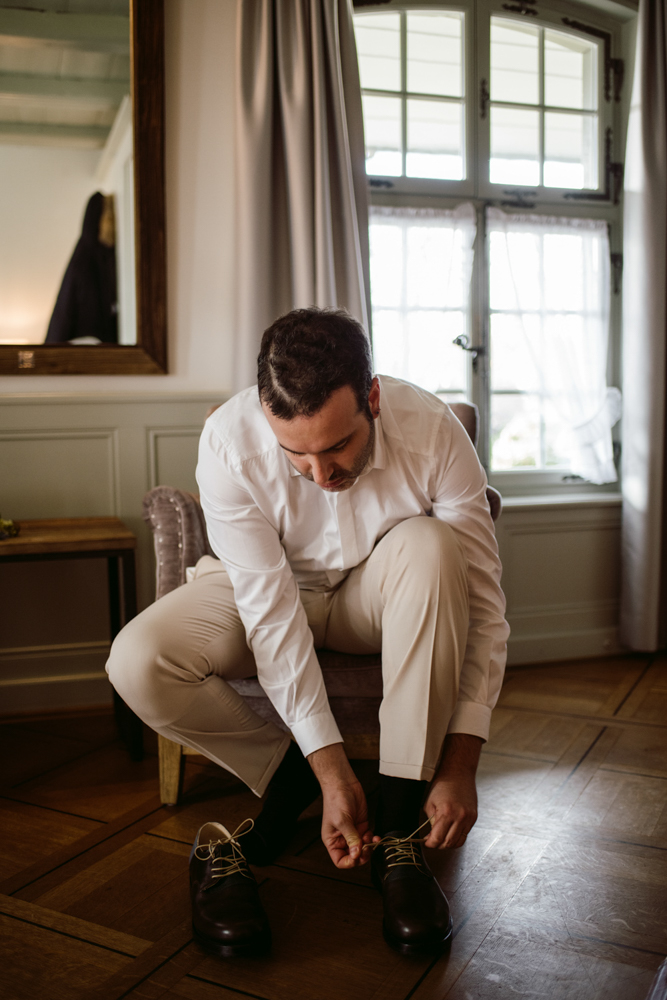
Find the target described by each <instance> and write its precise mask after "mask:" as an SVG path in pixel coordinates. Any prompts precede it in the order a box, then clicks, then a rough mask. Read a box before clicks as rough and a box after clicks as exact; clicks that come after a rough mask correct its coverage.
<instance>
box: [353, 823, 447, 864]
mask: <svg viewBox="0 0 667 1000" xmlns="http://www.w3.org/2000/svg"><path fill="white" fill-rule="evenodd" d="M430 822H431V821H430V819H427V820H425V821H424V822H423V823H422V824H421V826H418V827H417V829H416V830H413V832H412V833H411V834H410V835H409V836H408V837H386V836H385V837H383V838H382V840H378V841H377V842H376V843H375V844H369V845H368V846H369V847H370V848H371V849H372V850H375V848H376V847H386V848H387V868H398V867H399V866H400V865H416V866H417V868H419V870H420V871H424V866H423V864H422V858H421V853H420V854H418V853H417V848H416V846H415V845H416V844H421V842H422V839H421V837H418V836H417V834H418V833H420V831H421V830H423V829H424V827H425V826H427V825H428V824H430Z"/></svg>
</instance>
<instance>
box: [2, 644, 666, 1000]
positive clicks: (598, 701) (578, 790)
mask: <svg viewBox="0 0 667 1000" xmlns="http://www.w3.org/2000/svg"><path fill="white" fill-rule="evenodd" d="M0 740H1V747H0V753H1V758H0V759H1V760H2V788H1V789H0V795H1V797H0V881H1V884H0V921H1V922H2V956H1V957H0V996H1V997H2V998H3V1000H37V998H40V1000H41V998H45V1000H79V998H91V1000H92V998H94V1000H121V998H132V1000H158V998H159V1000H184V998H185V1000H242V998H248V997H250V998H256V1000H408V998H410V1000H445V998H447V1000H487V998H493V1000H510V998H512V1000H516V998H517V997H528V998H537V997H549V998H551V1000H644V998H645V997H646V995H647V993H648V990H649V987H650V984H651V981H652V979H653V975H654V972H655V970H656V968H657V967H658V965H659V964H660V962H661V961H662V959H663V958H664V956H665V953H666V952H667V657H664V656H663V657H648V656H645V657H641V656H632V657H623V658H617V659H605V660H589V661H582V662H570V663H564V664H553V665H550V666H539V667H529V668H517V669H514V670H510V671H509V672H508V675H507V679H506V683H505V687H504V689H503V693H502V697H501V700H500V704H499V706H498V708H497V710H496V712H495V714H494V720H493V730H492V736H491V740H490V742H489V744H488V745H487V746H486V747H485V750H484V753H483V756H482V763H481V768H480V775H479V790H480V819H479V821H478V824H477V826H476V827H475V829H474V830H473V832H472V834H471V836H470V837H469V840H468V843H467V844H466V846H465V847H464V848H462V849H461V850H459V851H455V852H451V853H446V854H445V853H435V854H432V855H431V861H432V865H433V868H434V870H435V871H436V872H437V875H438V878H439V879H440V881H441V883H442V885H443V887H444V889H445V891H446V892H447V894H448V896H449V899H450V902H451V906H452V911H453V916H454V925H455V930H454V935H455V936H454V941H453V945H452V950H451V954H450V955H449V956H448V957H443V958H441V959H439V960H428V959H424V960H416V959H406V958H402V957H400V956H398V955H396V954H395V953H394V952H393V951H391V949H390V948H389V947H388V946H387V945H386V944H385V943H384V941H383V939H382V935H381V929H380V915H381V904H380V898H379V896H378V895H377V893H376V892H375V891H374V889H373V888H372V887H371V885H370V880H369V876H368V871H367V869H361V870H357V871H354V872H352V873H349V874H347V873H341V872H339V871H337V870H336V869H335V868H334V867H333V866H332V865H331V863H330V862H329V860H328V858H327V856H326V853H325V851H324V848H323V847H322V844H321V843H320V840H319V829H318V828H319V822H318V816H317V812H318V809H317V804H315V805H314V806H313V807H312V809H311V810H309V812H308V814H306V816H305V817H304V818H303V819H302V821H301V823H300V828H299V831H298V834H297V835H296V836H295V838H294V840H293V842H292V843H291V844H290V846H289V848H288V849H287V851H286V852H285V854H284V855H283V856H282V857H281V858H280V859H279V863H278V864H276V865H274V866H272V867H270V868H265V869H257V872H256V873H257V876H258V880H259V881H260V883H261V888H260V892H261V895H262V898H263V900H264V904H265V906H266V909H267V911H268V913H269V917H270V920H271V924H272V927H273V931H274V947H273V951H272V953H271V955H270V956H269V957H266V958H263V959H256V960H246V959H238V960H228V961H223V960H218V959H213V958H210V957H207V956H206V955H205V954H204V953H203V952H202V951H201V950H200V949H199V947H198V946H197V945H195V944H194V943H193V941H192V938H191V932H190V920H189V904H188V884H187V858H188V854H189V850H190V844H191V842H192V840H193V837H194V835H195V832H196V830H197V828H198V827H199V825H200V824H201V823H202V822H204V821H205V820H207V819H219V820H221V821H223V822H224V823H225V824H226V825H227V826H231V827H232V828H233V827H234V826H235V824H236V823H237V822H240V821H241V820H242V819H244V818H245V817H246V816H253V815H255V814H256V813H257V812H258V810H259V806H260V804H259V802H258V801H257V800H256V799H255V798H254V796H253V795H252V794H251V793H250V792H248V791H247V790H245V789H244V787H243V786H242V785H241V784H240V783H239V782H238V781H236V780H235V779H233V778H232V777H231V776H229V775H226V774H225V773H223V772H221V771H220V770H219V769H217V768H215V767H213V766H212V765H210V764H208V763H207V762H205V761H203V760H202V759H201V758H189V759H188V762H187V765H186V767H187V771H186V781H185V794H184V796H183V800H182V803H181V804H180V805H179V806H178V807H175V808H169V807H165V806H161V805H160V801H159V798H158V794H157V757H156V748H155V743H154V740H153V739H152V735H151V734H147V742H148V749H149V753H148V755H147V757H146V759H145V760H144V761H143V762H142V763H139V764H137V763H132V762H131V761H130V760H129V758H128V757H127V755H126V753H125V751H124V750H123V748H122V746H121V745H120V744H119V742H118V740H117V737H116V733H115V729H114V725H113V719H112V718H111V716H109V715H97V716H94V715H88V716H78V717H74V718H67V719H63V718H52V719H41V720H40V719H35V720H32V721H26V720H22V721H20V722H13V723H8V724H4V725H2V726H0ZM358 772H359V774H360V777H361V779H362V781H363V783H364V785H365V787H366V789H367V792H368V794H369V798H370V800H371V802H372V800H373V798H374V795H375V786H376V783H377V767H376V765H375V764H374V763H372V762H360V763H359V764H358Z"/></svg>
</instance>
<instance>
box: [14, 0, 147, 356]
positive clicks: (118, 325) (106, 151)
mask: <svg viewBox="0 0 667 1000" xmlns="http://www.w3.org/2000/svg"><path fill="white" fill-rule="evenodd" d="M134 263H135V261H134V169H133V149H132V108H131V101H130V12H129V0H40V3H39V9H35V5H34V0H23V2H22V0H12V2H11V5H10V4H8V3H2V2H0V344H3V343H4V344H43V343H49V344H51V343H58V344H64V343H72V344H97V343H105V344H107V345H108V344H110V343H120V344H136V342H137V336H136V293H135V268H134Z"/></svg>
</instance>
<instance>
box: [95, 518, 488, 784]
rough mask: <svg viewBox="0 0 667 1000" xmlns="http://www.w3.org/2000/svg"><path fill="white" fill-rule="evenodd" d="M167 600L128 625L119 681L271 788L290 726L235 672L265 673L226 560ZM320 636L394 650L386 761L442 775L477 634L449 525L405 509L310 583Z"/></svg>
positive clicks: (130, 694)
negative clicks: (359, 555)
mask: <svg viewBox="0 0 667 1000" xmlns="http://www.w3.org/2000/svg"><path fill="white" fill-rule="evenodd" d="M212 565H213V564H212V561H211V560H210V559H205V560H202V561H200V564H199V566H198V572H197V573H196V575H195V579H194V580H192V582H190V583H186V584H184V585H183V586H182V587H179V588H178V589H177V590H174V591H172V593H170V594H167V595H166V596H165V597H163V598H161V599H160V600H159V601H156V603H155V604H153V605H151V607H149V608H147V609H146V610H145V611H143V612H142V613H141V614H140V615H138V616H137V617H136V618H134V619H133V620H132V621H131V622H129V624H128V625H126V626H125V628H124V629H123V630H122V631H121V632H120V634H119V635H118V636H117V638H116V640H115V642H114V644H113V646H112V649H111V654H110V657H109V661H108V663H107V671H108V673H109V678H110V680H111V683H112V684H113V686H114V688H115V689H116V691H118V693H119V694H120V696H121V697H122V698H123V700H124V701H125V702H126V704H128V705H129V706H130V707H131V708H132V709H133V711H134V712H136V714H137V715H138V716H139V717H140V718H142V719H143V720H144V722H146V723H147V725H149V726H150V727H151V728H152V729H154V730H156V731H157V732H158V733H161V734H162V735H163V736H166V737H167V738H168V739H170V740H174V741H176V742H178V743H182V744H184V745H186V746H190V747H192V748H193V749H195V750H197V751H199V752H200V753H202V754H204V755H205V756H206V757H209V758H210V759H211V760H213V761H215V762H216V763H217V764H220V765H221V766H222V767H224V768H226V769H227V770H228V771H231V772H232V773H233V774H235V775H237V776H238V777H239V778H241V779H242V780H243V781H244V782H245V783H246V784H247V785H248V786H249V787H250V788H251V789H252V790H253V791H254V792H255V793H256V794H257V795H262V794H263V792H264V790H265V789H266V786H267V784H268V783H269V781H270V779H271V777H272V775H273V773H274V771H275V770H276V768H277V767H278V765H279V763H280V761H281V760H282V758H283V755H284V754H285V752H286V750H287V747H288V745H289V740H290V737H289V735H288V734H286V733H285V732H283V731H282V730H280V729H279V728H278V727H277V726H275V725H274V724H273V723H272V722H266V721H264V719H262V718H260V717H259V716H258V715H257V713H256V712H254V711H253V710H251V709H250V708H249V707H248V705H247V704H246V702H245V701H244V700H243V698H242V697H241V695H239V694H238V693H237V692H236V691H235V690H234V689H233V688H232V687H231V686H230V685H229V684H228V683H227V681H228V680H235V679H238V678H242V677H249V676H252V675H253V674H255V672H256V671H255V664H254V660H253V656H252V652H251V651H250V649H249V648H248V645H247V644H246V637H245V631H244V628H243V624H242V622H241V619H240V617H239V614H238V611H237V608H236V604H235V602H234V591H233V588H232V585H231V581H230V579H229V577H228V576H227V573H226V572H225V570H224V569H223V568H222V566H221V565H219V566H217V565H216V568H215V571H214V572H207V571H206V570H207V569H209V570H210V569H211V567H212ZM301 600H302V602H303V605H304V608H305V610H306V615H307V617H308V624H309V626H310V629H311V631H312V633H313V638H314V642H315V647H316V648H327V649H333V650H337V651H339V652H343V653H376V652H379V651H381V652H382V676H383V700H382V703H381V706H380V770H381V772H382V773H383V774H390V775H395V776H396V777H403V778H414V779H426V780H430V779H431V778H432V777H433V776H434V774H435V770H436V768H437V766H438V762H439V758H440V754H441V751H442V744H443V740H444V738H445V735H446V733H447V727H448V725H449V720H450V718H451V716H452V714H453V712H454V708H455V706H456V700H457V695H458V684H459V676H460V671H461V663H462V660H463V655H464V652H465V647H466V640H467V635H468V581H467V566H466V559H465V555H464V553H463V549H462V546H461V544H460V542H459V540H458V538H457V536H456V534H455V532H454V531H453V529H452V528H450V527H449V525H446V524H443V523H442V522H441V521H437V520H435V519H434V518H430V517H418V518H411V519H409V520H407V521H403V522H401V523H400V524H398V525H397V526H396V527H395V528H393V529H392V530H391V531H389V532H388V533H387V534H386V535H385V536H384V538H382V539H381V540H380V541H379V542H378V543H377V545H376V546H375V548H374V549H373V552H372V553H371V554H370V556H369V557H368V558H367V559H365V560H364V562H362V563H360V564H359V566H357V567H355V569H353V570H352V571H351V572H350V574H349V575H348V576H347V578H346V579H345V580H344V581H343V583H342V584H341V585H340V586H338V587H337V588H336V589H334V590H330V591H325V592H321V591H308V590H302V591H301Z"/></svg>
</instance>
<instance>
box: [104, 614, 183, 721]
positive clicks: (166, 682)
mask: <svg viewBox="0 0 667 1000" xmlns="http://www.w3.org/2000/svg"><path fill="white" fill-rule="evenodd" d="M106 671H107V674H108V675H109V680H110V681H111V684H112V685H113V687H114V689H115V690H116V691H117V692H118V694H119V695H120V697H121V698H122V699H123V701H124V702H125V703H126V704H127V705H129V707H130V708H131V709H132V711H133V712H135V713H136V715H138V716H139V717H140V718H141V719H143V721H144V722H145V723H146V724H147V725H148V726H151V727H152V728H153V729H156V728H160V727H164V726H168V725H170V723H172V722H173V721H174V718H173V717H172V716H174V714H178V711H176V713H174V709H175V708H176V706H177V701H176V699H174V697H173V695H172V696H171V697H170V696H169V693H168V688H169V686H170V681H173V679H174V678H173V672H174V671H173V667H172V666H170V664H169V658H168V656H165V652H164V650H163V649H162V644H161V643H160V641H159V636H156V634H155V629H154V628H153V627H152V626H151V625H150V623H149V624H147V623H145V622H144V621H143V620H142V615H138V616H137V618H134V619H133V620H132V621H131V622H129V623H128V624H127V625H126V626H125V628H124V629H122V630H121V631H120V632H119V633H118V635H117V636H116V638H115V639H114V642H113V645H112V646H111V651H110V653H109V659H108V660H107V664H106ZM193 679H194V678H193Z"/></svg>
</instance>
